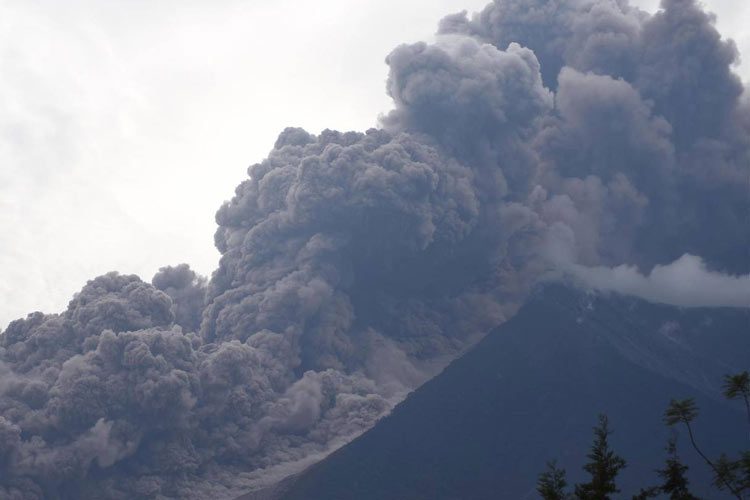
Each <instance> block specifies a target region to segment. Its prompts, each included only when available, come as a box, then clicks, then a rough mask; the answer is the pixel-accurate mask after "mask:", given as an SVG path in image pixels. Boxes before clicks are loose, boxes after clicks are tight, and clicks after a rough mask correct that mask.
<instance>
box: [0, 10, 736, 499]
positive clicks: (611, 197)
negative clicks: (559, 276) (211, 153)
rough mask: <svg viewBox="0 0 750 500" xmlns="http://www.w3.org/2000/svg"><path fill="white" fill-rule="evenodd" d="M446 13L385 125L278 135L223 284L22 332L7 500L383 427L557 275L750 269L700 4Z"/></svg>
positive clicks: (7, 408) (104, 486)
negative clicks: (688, 258)
mask: <svg viewBox="0 0 750 500" xmlns="http://www.w3.org/2000/svg"><path fill="white" fill-rule="evenodd" d="M440 33H441V36H439V37H438V40H437V42H436V43H434V44H425V43H418V44H413V45H403V46H400V47H398V48H396V49H395V50H394V51H393V52H392V53H391V54H390V55H389V56H388V59H387V62H388V64H389V66H390V75H389V78H388V84H387V90H388V93H389V94H390V96H391V97H392V98H393V100H394V103H395V109H394V110H393V111H391V112H390V113H389V114H388V115H386V116H385V117H384V118H383V121H382V126H381V128H380V129H378V130H369V131H367V132H366V133H356V132H347V133H341V132H335V131H330V130H327V131H324V132H322V133H321V134H320V135H318V136H314V135H311V134H309V133H307V132H305V131H304V130H301V129H294V128H290V129H287V130H285V131H283V132H282V134H281V135H280V136H279V139H278V140H277V142H276V144H275V146H274V149H273V150H272V151H271V153H270V154H269V156H268V158H267V159H266V160H264V161H263V162H262V163H260V164H258V165H254V166H252V167H250V169H249V172H248V173H249V178H248V179H247V180H245V181H244V182H243V183H242V184H240V185H239V186H238V188H237V190H236V194H235V196H234V198H233V199H232V200H231V201H230V202H228V203H226V204H225V205H224V206H223V207H222V208H221V209H220V210H219V212H218V214H217V222H218V224H219V228H218V230H217V233H216V237H215V239H216V245H217V247H218V249H219V250H220V252H221V254H222V258H221V262H220V266H219V268H218V269H217V270H216V271H215V273H214V274H213V276H212V278H211V279H210V281H208V282H206V281H205V280H204V279H203V278H201V277H199V276H196V275H195V274H194V273H193V272H192V271H191V270H190V269H189V268H188V267H187V266H185V265H181V266H177V267H166V268H163V269H162V270H160V271H159V273H158V274H157V275H156V276H155V277H154V278H153V286H152V285H149V284H147V283H144V282H142V281H141V280H140V279H138V278H137V277H135V276H121V275H118V274H115V273H113V274H108V275H106V276H102V277H99V278H97V279H95V280H93V281H91V282H89V283H88V284H87V285H86V286H85V287H84V289H83V290H82V291H81V292H80V293H79V294H78V295H77V296H76V297H75V298H74V299H73V300H72V301H71V303H70V305H69V307H68V309H67V310H66V311H65V312H63V313H61V314H59V315H44V314H41V313H34V314H32V315H30V316H29V317H27V318H26V319H22V320H18V321H16V322H13V323H12V324H11V325H10V326H9V327H8V329H7V330H6V331H5V333H4V334H3V335H2V337H0V415H2V418H0V498H18V499H37V498H82V499H83V498H205V497H207V496H209V495H211V496H214V497H217V498H220V497H222V496H231V494H232V492H233V490H232V488H233V487H234V486H237V487H241V486H242V484H240V483H242V482H243V481H244V479H243V478H246V479H252V478H253V477H257V476H253V472H252V471H256V472H257V471H261V470H262V471H265V472H264V474H271V472H270V471H271V470H273V469H274V468H279V467H282V468H283V467H284V466H285V464H290V463H302V462H304V461H305V460H306V459H308V460H309V458H310V457H315V456H319V455H320V454H322V453H325V452H326V451H328V450H330V449H331V447H333V446H337V445H340V444H342V443H343V442H344V441H345V440H346V439H350V438H351V437H352V436H355V435H356V434H357V433H359V432H361V431H362V430H364V429H366V428H367V427H369V426H371V425H372V424H373V423H374V422H375V421H376V420H377V419H378V418H379V417H381V416H382V415H383V414H384V413H386V412H387V411H388V410H389V409H390V408H391V407H392V405H393V404H394V403H395V402H397V401H398V400H399V399H400V398H402V397H403V395H404V394H405V393H406V392H407V391H409V390H410V389H413V388H414V387H416V386H417V385H419V384H420V383H421V382H423V381H424V380H425V379H426V378H427V377H429V376H430V375H431V374H432V373H434V371H435V370H436V369H439V368H440V367H441V366H442V365H443V364H444V362H445V361H447V360H449V359H451V358H452V357H454V356H455V355H457V354H458V353H460V352H461V351H462V350H463V349H465V348H467V347H468V346H470V345H471V344H472V342H474V341H475V340H476V339H478V338H479V337H481V336H482V335H483V334H485V333H486V332H488V331H489V330H490V329H491V328H492V327H494V326H496V325H497V324H499V323H501V322H502V321H504V320H505V319H506V318H507V317H508V315H510V314H512V313H513V312H514V310H515V309H516V308H517V307H518V305H519V304H520V303H521V302H522V301H523V299H524V296H525V294H526V293H527V291H528V290H529V289H530V287H532V286H533V285H534V283H535V282H536V281H537V280H538V279H539V277H540V276H542V275H544V274H545V272H546V271H548V270H550V269H554V268H559V267H561V266H563V267H566V268H570V266H577V267H575V268H576V269H579V270H582V269H583V270H585V269H589V271H590V272H589V274H588V275H589V276H591V277H592V279H594V278H601V277H602V276H604V278H603V279H604V281H606V280H607V279H608V278H607V276H610V275H609V274H607V272H608V271H607V268H610V267H612V266H630V267H619V268H616V269H615V270H614V271H612V272H613V273H615V274H612V276H615V275H617V276H621V275H622V273H623V272H625V273H626V274H627V275H628V276H630V275H631V274H632V275H633V276H635V278H633V279H632V280H631V281H630V282H629V283H635V285H633V286H636V288H637V287H639V286H641V285H643V286H650V285H649V282H648V279H651V280H652V281H653V280H656V279H657V278H658V277H659V276H662V275H664V272H665V271H664V269H665V268H663V267H655V266H659V265H663V264H667V263H670V262H672V261H674V260H675V259H677V258H678V257H680V256H681V255H683V254H685V253H690V254H693V255H700V256H701V257H702V258H703V259H704V261H696V262H698V263H699V264H700V266H704V264H703V262H705V266H704V267H700V266H699V267H700V271H701V272H704V273H706V275H709V276H711V277H712V279H713V278H716V279H717V280H719V281H716V283H721V280H720V278H718V277H717V276H718V274H717V273H718V272H731V273H732V274H740V273H747V272H749V271H750V256H749V255H748V251H750V250H749V249H750V231H749V228H748V224H747V223H748V213H749V210H750V201H748V184H747V182H748V175H750V97H749V96H748V94H747V92H745V93H744V95H743V92H744V89H743V86H742V84H741V82H740V81H739V79H738V78H737V76H736V75H735V74H733V73H732V71H731V66H732V64H733V62H734V61H735V60H736V58H737V53H736V50H735V48H734V45H733V44H732V42H731V41H724V40H722V39H721V38H720V36H719V34H718V33H717V32H716V30H715V29H714V26H713V19H712V18H711V17H710V16H709V15H707V14H706V13H704V12H703V11H702V10H701V9H700V8H699V7H698V6H697V5H696V4H695V2H694V1H693V0H665V1H664V2H663V9H662V11H660V12H659V13H657V14H655V15H648V14H646V13H644V12H642V11H639V10H637V9H635V8H632V7H630V6H628V4H627V2H626V1H625V0H554V1H547V0H523V1H521V0H496V1H495V2H494V3H492V4H491V5H489V6H488V7H487V8H486V9H485V10H484V11H483V12H481V13H480V14H477V15H475V16H473V17H472V18H469V17H467V16H466V14H458V15H452V16H449V17H447V18H446V19H444V20H443V21H442V23H441V25H440ZM683 267H684V266H683ZM618 269H619V271H618ZM637 269H640V271H641V272H643V273H649V272H651V271H652V269H653V272H652V273H651V275H650V278H643V277H642V276H641V277H639V276H640V275H638V274H637V273H636V270H637ZM623 270H625V271H623ZM581 272H582V273H583V272H584V271H581ZM618 272H619V273H620V274H617V273H618ZM643 280H647V281H646V282H644V281H643ZM600 281H601V279H600ZM644 283H645V285H644ZM732 283H735V282H732ZM735 284H736V283H735ZM733 286H734V285H733ZM598 287H599V288H607V287H606V286H604V285H603V284H602V283H599V286H598ZM610 288H611V289H621V288H622V287H620V288H617V287H610ZM626 288H627V287H626ZM631 288H632V287H631ZM735 290H739V293H744V291H746V287H744V286H743V285H742V283H740V284H739V285H738V287H737V288H735ZM662 292H663V293H667V294H668V295H669V294H672V295H670V297H672V296H673V295H674V293H675V291H674V287H671V288H668V289H666V291H664V290H662ZM662 292H659V293H662ZM691 297H692V296H691ZM693 299H694V297H693V298H692V299H690V300H691V301H692V302H695V300H698V301H699V302H700V299H695V300H693ZM692 302H691V304H688V305H694V304H692ZM738 303H739V304H741V302H738ZM285 470H286V469H285ZM243 474H244V475H243ZM238 478H239V479H238Z"/></svg>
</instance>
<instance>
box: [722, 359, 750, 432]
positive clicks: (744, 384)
mask: <svg viewBox="0 0 750 500" xmlns="http://www.w3.org/2000/svg"><path fill="white" fill-rule="evenodd" d="M724 396H726V398H727V399H743V400H744V401H745V410H746V411H747V422H748V424H750V373H748V371H747V370H745V371H744V372H742V373H738V374H736V375H725V376H724Z"/></svg>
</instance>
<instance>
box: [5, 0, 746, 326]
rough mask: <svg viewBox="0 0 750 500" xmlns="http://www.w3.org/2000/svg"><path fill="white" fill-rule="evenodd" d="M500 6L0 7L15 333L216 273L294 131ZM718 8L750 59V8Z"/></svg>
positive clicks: (327, 120)
mask: <svg viewBox="0 0 750 500" xmlns="http://www.w3.org/2000/svg"><path fill="white" fill-rule="evenodd" d="M485 3H486V0H398V1H396V0H377V1H374V0H361V1H352V0H319V1H317V2H309V1H305V0H274V1H264V0H252V1H250V0H246V1H232V0H222V1H215V2H208V1H186V0H180V1H161V2H150V1H146V0H128V1H124V0H123V1H113V0H108V1H104V0H99V1H84V0H68V1H66V2H59V1H52V0H50V1H31V0H23V1H14V0H0V329H2V328H4V327H5V325H6V324H7V323H8V322H9V321H10V320H12V319H15V318H17V317H22V316H25V314H26V313H28V312H30V311H33V310H42V311H45V312H57V311H60V310H62V309H63V308H64V307H65V305H66V304H67V302H68V300H69V299H70V298H71V296H72V294H73V293H74V292H75V291H77V290H79V289H80V288H81V286H82V285H83V284H84V283H85V282H86V281H87V280H88V279H90V278H93V277H94V276H96V275H99V274H102V273H105V272H107V271H111V270H118V271H120V272H123V273H136V274H139V275H140V276H141V277H143V278H144V279H147V280H149V279H150V278H151V276H152V275H153V273H154V272H155V271H156V270H157V269H158V268H159V267H160V266H163V265H168V264H177V263H181V262H187V263H189V264H190V265H191V266H193V267H194V268H195V269H196V270H198V271H199V272H201V273H203V274H210V272H211V271H212V270H213V268H214V267H215V265H216V262H217V259H218V253H217V252H216V250H215V249H214V246H213V231H214V227H215V224H214V213H215V211H216V209H217V208H218V207H219V205H220V204H221V202H222V201H223V200H225V199H228V198H229V197H231V195H232V192H233V189H234V187H235V186H236V185H237V184H238V183H239V182H240V181H241V180H242V179H243V178H244V176H245V175H246V172H245V169H246V167H247V166H248V165H250V164H252V163H254V162H257V161H259V160H261V159H262V158H263V157H264V156H265V154H266V153H267V152H268V151H269V150H270V149H271V147H272V145H273V142H274V140H275V138H276V135H277V134H278V132H279V131H280V130H282V129H283V128H284V127H285V126H290V125H293V126H301V127H304V128H306V129H307V130H309V131H312V132H319V131H320V130H322V129H324V128H335V129H355V130H364V129H366V128H368V127H371V126H374V125H375V124H376V120H377V115H378V113H380V112H383V111H385V110H387V109H388V108H389V100H388V98H387V96H386V95H385V92H384V87H385V77H386V73H387V67H386V66H385V64H384V58H385V56H386V55H387V54H388V52H390V50H391V49H392V48H393V47H394V46H395V45H397V44H399V43H402V42H413V41H416V40H420V39H423V40H428V39H430V37H431V34H432V33H433V32H434V31H435V28H436V25H437V21H438V20H439V19H440V18H441V17H442V16H443V15H445V14H447V13H451V12H455V11H458V10H462V9H467V10H469V11H474V10H477V9H479V8H481V7H482V6H483V5H484V4H485ZM637 3H638V4H639V5H642V6H644V7H645V8H648V9H651V10H653V9H654V7H655V5H656V4H657V2H656V1H655V0H641V1H639V2H637ZM706 4H707V5H708V6H709V8H710V9H711V10H713V11H715V12H717V13H718V15H719V18H718V23H719V26H720V29H721V30H722V32H723V33H724V34H725V35H728V36H731V37H732V38H734V39H735V40H736V41H737V43H738V45H739V46H740V50H741V52H742V53H743V54H746V57H747V58H748V59H750V28H748V26H750V2H747V1H746V0H712V1H708V2H706ZM178 7H179V8H178ZM749 62H750V61H749ZM738 71H740V72H741V74H742V75H743V78H744V79H745V80H746V81H747V80H748V79H750V64H748V63H745V64H743V65H742V66H741V67H740V68H738Z"/></svg>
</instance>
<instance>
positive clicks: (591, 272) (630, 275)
mask: <svg viewBox="0 0 750 500" xmlns="http://www.w3.org/2000/svg"><path fill="white" fill-rule="evenodd" d="M568 270H569V272H570V273H571V274H572V275H573V276H574V277H576V278H578V279H579V280H581V281H582V282H583V283H584V284H586V285H587V286H589V287H591V288H595V289H597V290H603V291H611V292H617V293H621V294H625V295H635V296H637V297H640V298H642V299H645V300H648V301H650V302H659V303H664V304H672V305H676V306H683V307H698V306H707V307H713V306H731V307H750V274H746V275H742V276H731V275H726V274H722V273H719V272H715V271H711V270H709V269H708V268H707V267H706V265H705V263H704V262H703V260H702V259H701V258H700V257H696V256H695V255H690V254H685V255H683V256H682V257H680V258H679V259H677V260H676V261H674V262H672V263H671V264H667V265H663V266H656V267H654V269H652V270H651V272H650V273H649V274H648V275H644V274H641V273H640V272H639V271H638V269H637V268H636V267H635V266H627V265H622V266H617V267H613V268H609V267H602V266H599V267H585V266H581V265H578V264H574V265H572V266H570V267H569V269H568Z"/></svg>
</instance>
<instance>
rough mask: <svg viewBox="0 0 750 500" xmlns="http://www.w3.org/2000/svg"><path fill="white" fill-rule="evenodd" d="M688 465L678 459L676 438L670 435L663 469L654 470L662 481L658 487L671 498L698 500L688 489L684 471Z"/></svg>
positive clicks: (673, 499) (676, 499)
mask: <svg viewBox="0 0 750 500" xmlns="http://www.w3.org/2000/svg"><path fill="white" fill-rule="evenodd" d="M687 470H688V466H687V465H684V464H683V463H682V462H681V461H680V457H679V456H678V455H677V440H676V439H675V438H674V437H672V438H670V440H669V442H668V443H667V460H666V463H665V464H664V468H663V469H659V470H657V471H656V472H657V473H658V474H659V477H661V478H662V479H663V480H664V482H663V483H662V485H661V486H660V487H659V489H660V490H661V491H662V492H663V493H665V494H667V495H669V498H670V499H671V500H699V499H698V497H696V496H695V495H693V494H692V493H690V491H689V490H688V479H687V476H686V475H685V473H686V472H687Z"/></svg>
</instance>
